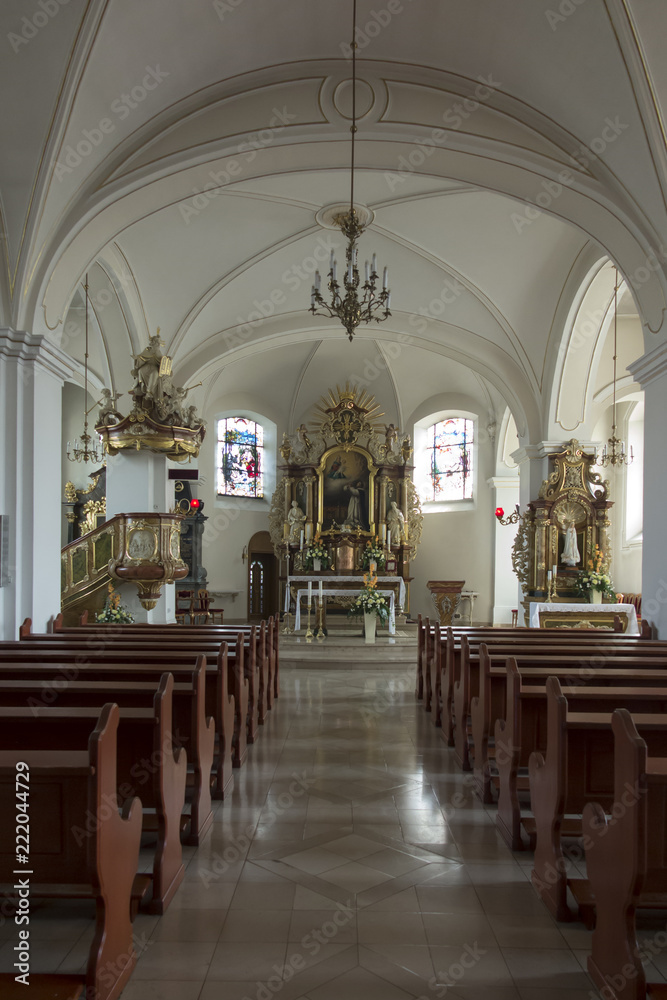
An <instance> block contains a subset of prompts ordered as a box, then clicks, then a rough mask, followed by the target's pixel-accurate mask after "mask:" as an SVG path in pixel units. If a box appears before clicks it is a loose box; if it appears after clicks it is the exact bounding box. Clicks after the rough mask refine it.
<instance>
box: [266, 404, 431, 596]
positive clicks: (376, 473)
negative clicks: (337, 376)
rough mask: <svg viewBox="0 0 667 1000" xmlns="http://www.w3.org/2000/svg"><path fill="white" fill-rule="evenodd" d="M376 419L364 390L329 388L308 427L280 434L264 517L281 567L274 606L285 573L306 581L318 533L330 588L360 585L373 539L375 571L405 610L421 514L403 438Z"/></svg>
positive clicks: (407, 443)
mask: <svg viewBox="0 0 667 1000" xmlns="http://www.w3.org/2000/svg"><path fill="white" fill-rule="evenodd" d="M382 416H383V414H382V413H381V412H380V410H379V406H378V405H377V404H376V402H375V400H374V397H373V396H372V395H370V394H369V393H367V391H366V390H364V389H359V388H358V387H356V386H353V387H349V386H346V387H345V388H344V389H341V388H339V387H337V388H336V390H335V391H334V390H329V392H328V396H327V397H323V398H322V399H321V400H320V403H319V404H318V405H317V406H316V407H315V417H314V419H313V420H312V421H311V422H310V423H309V424H308V425H306V424H301V426H300V427H298V428H297V429H296V430H295V432H294V433H293V434H291V435H288V434H284V435H283V441H282V445H281V448H280V453H281V455H282V458H283V463H284V464H282V465H280V466H279V470H280V472H281V473H282V478H281V479H280V481H279V482H278V485H277V488H276V491H275V493H274V495H273V500H272V505H271V513H270V515H269V522H270V531H271V540H272V542H273V546H274V551H275V553H276V555H277V557H278V559H279V560H280V567H281V578H280V582H281V606H282V605H283V604H284V598H285V587H286V583H287V578H288V576H289V577H290V579H291V580H292V581H294V580H295V578H298V577H303V580H304V581H307V580H308V577H309V575H312V574H311V573H309V571H308V570H307V569H306V568H305V554H306V550H307V546H308V542H309V541H310V540H311V539H313V538H314V537H315V535H318V536H319V538H320V539H321V541H322V543H323V544H324V545H325V547H326V549H327V553H328V556H329V561H330V566H329V568H328V569H327V570H326V571H325V572H326V574H327V575H328V576H330V577H331V578H332V580H331V586H335V583H334V580H335V577H337V576H346V577H350V576H353V577H354V576H356V577H358V578H359V582H361V580H362V577H363V573H364V569H363V568H362V566H361V558H362V552H363V550H364V549H365V548H366V544H367V542H368V541H369V540H371V539H374V538H377V539H378V541H379V543H380V544H381V545H382V547H383V548H384V551H385V555H386V559H387V565H386V567H385V568H384V569H382V570H379V571H378V572H380V573H381V575H382V576H383V577H386V576H393V577H395V578H396V584H397V587H396V592H397V594H398V591H399V578H402V580H403V582H404V584H405V587H406V593H407V597H406V600H405V608H404V609H405V610H406V611H407V610H408V609H409V583H410V580H411V576H410V564H411V562H412V561H413V560H414V559H415V557H416V554H417V549H418V547H419V543H420V540H421V532H422V513H421V506H420V502H419V497H418V496H417V492H416V490H415V488H414V485H413V483H412V478H411V473H412V470H413V466H412V465H411V464H410V459H411V457H412V446H411V442H410V438H409V437H408V436H406V435H401V434H400V432H399V431H398V430H397V429H396V428H395V427H394V425H393V424H389V425H386V424H384V423H383V422H382V420H381V418H382ZM319 575H321V573H320V574H319ZM293 586H295V585H294V583H293ZM327 586H329V584H327ZM400 590H401V592H403V591H402V587H401V588H400ZM339 603H341V604H342V605H343V606H344V601H341V602H339ZM397 604H398V601H397Z"/></svg>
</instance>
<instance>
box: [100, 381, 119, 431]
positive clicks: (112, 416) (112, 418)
mask: <svg viewBox="0 0 667 1000" xmlns="http://www.w3.org/2000/svg"><path fill="white" fill-rule="evenodd" d="M122 395H123V393H122V392H112V391H111V389H102V398H101V399H98V400H97V403H96V405H97V406H99V408H100V412H99V413H98V415H97V424H98V426H99V425H100V424H104V426H105V427H109V426H110V425H112V424H119V423H120V422H121V420H124V419H125V418H124V417H123V415H122V413H119V412H118V410H117V409H116V400H117V399H120V397H121V396H122Z"/></svg>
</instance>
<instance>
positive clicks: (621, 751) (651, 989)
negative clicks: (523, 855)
mask: <svg viewBox="0 0 667 1000" xmlns="http://www.w3.org/2000/svg"><path fill="white" fill-rule="evenodd" d="M611 726H612V731H613V736H614V794H613V804H612V806H611V815H610V816H607V815H605V811H604V810H603V809H602V807H601V806H600V804H599V803H588V804H587V805H586V807H585V809H584V814H583V831H584V839H585V842H586V866H587V871H588V877H589V880H590V883H591V888H592V891H593V893H594V895H595V899H596V901H597V904H598V905H597V921H596V925H595V930H594V931H593V942H592V948H591V954H590V955H589V956H588V972H589V975H590V976H591V979H592V980H593V982H594V983H595V984H596V986H597V987H598V988H599V989H600V991H601V993H602V995H603V996H604V997H606V998H608V1000H647V998H650V1000H665V998H667V984H665V983H647V981H646V973H645V972H644V968H643V965H642V960H641V955H640V950H639V947H638V943H637V932H636V928H635V914H636V911H637V908H638V907H641V906H643V905H645V903H646V901H647V897H649V898H650V897H651V896H654V897H655V901H656V902H657V903H662V904H663V905H664V903H665V902H667V857H666V854H665V845H666V844H667V825H666V818H667V758H665V757H664V756H662V755H661V756H660V757H655V756H653V755H652V751H650V749H649V747H647V743H646V741H645V740H644V739H642V738H641V735H640V732H639V731H638V728H637V727H636V726H635V722H634V720H633V718H632V717H631V716H630V714H629V713H628V712H627V711H626V710H625V709H623V708H619V709H617V710H616V711H615V712H614V714H613V717H612V723H611ZM649 753H650V754H651V756H649ZM628 789H633V790H636V792H637V794H636V797H633V801H631V802H630V804H629V805H628V801H629V799H628ZM602 991H604V992H602Z"/></svg>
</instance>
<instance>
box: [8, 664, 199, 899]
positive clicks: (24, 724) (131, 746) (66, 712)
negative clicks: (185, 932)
mask: <svg viewBox="0 0 667 1000" xmlns="http://www.w3.org/2000/svg"><path fill="white" fill-rule="evenodd" d="M173 685H174V679H173V677H172V676H171V674H164V675H163V676H162V678H161V680H160V685H159V687H158V689H157V691H156V692H155V694H154V696H153V705H152V707H151V708H136V707H126V708H119V716H120V721H119V724H118V734H117V748H116V780H117V782H118V785H117V792H118V796H119V798H120V800H121V801H124V800H125V799H133V798H135V797H137V796H139V797H140V799H141V803H142V806H143V810H144V818H145V819H146V818H147V811H148V810H151V811H154V817H152V818H154V822H152V821H151V818H149V819H148V822H144V831H146V830H150V831H151V832H156V834H157V845H156V848H155V853H154V861H153V874H152V889H153V891H152V897H151V899H150V901H148V902H147V909H148V912H150V913H158V914H160V913H164V911H165V910H166V909H167V907H168V906H169V903H170V902H171V900H172V899H173V896H174V893H175V892H176V890H177V888H178V886H179V885H180V883H181V882H182V881H183V876H184V874H185V866H184V865H183V855H182V849H181V838H180V832H181V817H182V814H183V803H184V801H185V782H186V772H187V758H186V754H185V750H184V749H183V748H182V747H175V745H174V740H173V735H172V733H173V727H172V690H173ZM20 697H21V696H20V694H19V698H20ZM101 707H102V706H100V705H99V704H98V705H97V706H92V707H90V706H89V707H75V706H70V705H68V706H62V707H58V708H45V707H41V706H40V707H36V706H32V707H27V706H26V705H20V704H19V705H13V706H5V707H2V708H0V747H1V748H2V749H3V750H20V749H22V748H27V749H32V750H45V751H48V750H75V749H76V748H77V747H79V746H82V745H85V743H86V740H87V738H88V736H89V734H90V732H91V730H92V729H93V728H94V726H95V722H96V720H97V719H98V717H99V714H100V711H101ZM89 832H90V831H89V830H88V828H86V827H84V828H83V829H82V830H81V836H86V835H88V833H89Z"/></svg>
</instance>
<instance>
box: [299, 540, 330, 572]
mask: <svg viewBox="0 0 667 1000" xmlns="http://www.w3.org/2000/svg"><path fill="white" fill-rule="evenodd" d="M330 561H331V560H330V558H329V553H328V552H327V549H326V546H325V545H324V543H323V542H322V539H321V538H320V536H319V534H317V535H315V538H314V539H313V541H312V542H309V543H308V547H307V549H306V556H305V559H304V566H305V568H306V569H312V570H314V571H315V573H319V572H320V570H323V569H329V563H330Z"/></svg>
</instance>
